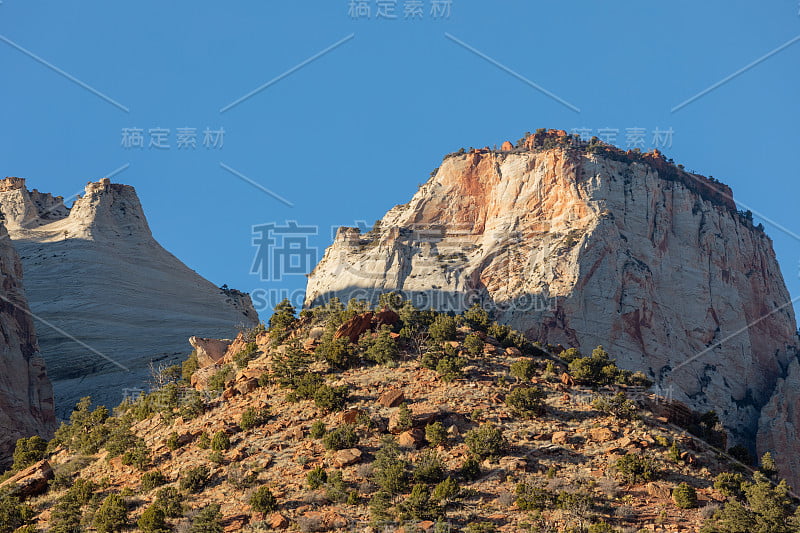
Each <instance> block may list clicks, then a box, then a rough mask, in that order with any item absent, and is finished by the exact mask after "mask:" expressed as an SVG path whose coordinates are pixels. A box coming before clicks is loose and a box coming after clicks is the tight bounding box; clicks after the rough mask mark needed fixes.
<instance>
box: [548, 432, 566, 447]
mask: <svg viewBox="0 0 800 533" xmlns="http://www.w3.org/2000/svg"><path fill="white" fill-rule="evenodd" d="M568 440H569V439H568V437H567V432H566V431H555V432H553V436H552V437H551V438H550V442H552V443H553V444H558V445H564V444H566V443H567V441H568Z"/></svg>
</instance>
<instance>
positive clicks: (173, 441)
mask: <svg viewBox="0 0 800 533" xmlns="http://www.w3.org/2000/svg"><path fill="white" fill-rule="evenodd" d="M180 447H181V443H180V439H179V438H178V434H177V433H175V432H174V431H173V432H172V433H170V434H169V437H167V448H169V449H170V450H177V449H178V448H180Z"/></svg>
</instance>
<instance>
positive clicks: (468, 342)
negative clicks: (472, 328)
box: [464, 333, 484, 355]
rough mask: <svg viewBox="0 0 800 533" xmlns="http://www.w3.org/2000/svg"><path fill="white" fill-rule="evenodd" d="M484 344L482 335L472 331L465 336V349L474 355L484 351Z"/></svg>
mask: <svg viewBox="0 0 800 533" xmlns="http://www.w3.org/2000/svg"><path fill="white" fill-rule="evenodd" d="M483 345H484V342H483V341H482V340H481V338H480V336H478V335H476V334H475V333H470V334H469V335H467V336H466V337H465V338H464V349H466V350H467V352H468V353H470V354H472V355H479V354H480V353H482V352H483Z"/></svg>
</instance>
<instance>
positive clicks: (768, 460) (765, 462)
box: [31, 437, 778, 477]
mask: <svg viewBox="0 0 800 533" xmlns="http://www.w3.org/2000/svg"><path fill="white" fill-rule="evenodd" d="M31 438H33V437H31ZM761 472H762V473H763V474H764V475H765V476H767V477H771V476H774V475H775V474H777V473H778V467H777V466H776V465H775V459H773V458H772V454H771V453H769V452H764V455H762V456H761Z"/></svg>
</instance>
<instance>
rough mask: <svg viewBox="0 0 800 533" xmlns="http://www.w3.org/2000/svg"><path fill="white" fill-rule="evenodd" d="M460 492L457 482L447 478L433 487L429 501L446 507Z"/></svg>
mask: <svg viewBox="0 0 800 533" xmlns="http://www.w3.org/2000/svg"><path fill="white" fill-rule="evenodd" d="M460 492H461V487H459V486H458V482H456V480H454V479H453V478H451V477H449V476H448V477H447V479H445V480H444V481H442V482H441V483H439V484H438V485H436V487H434V489H433V492H432V493H431V500H433V501H435V502H438V503H439V504H441V505H443V506H446V505H447V504H448V503H450V502H452V501H453V500H455V499H456V498H458V495H459V493H460Z"/></svg>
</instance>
